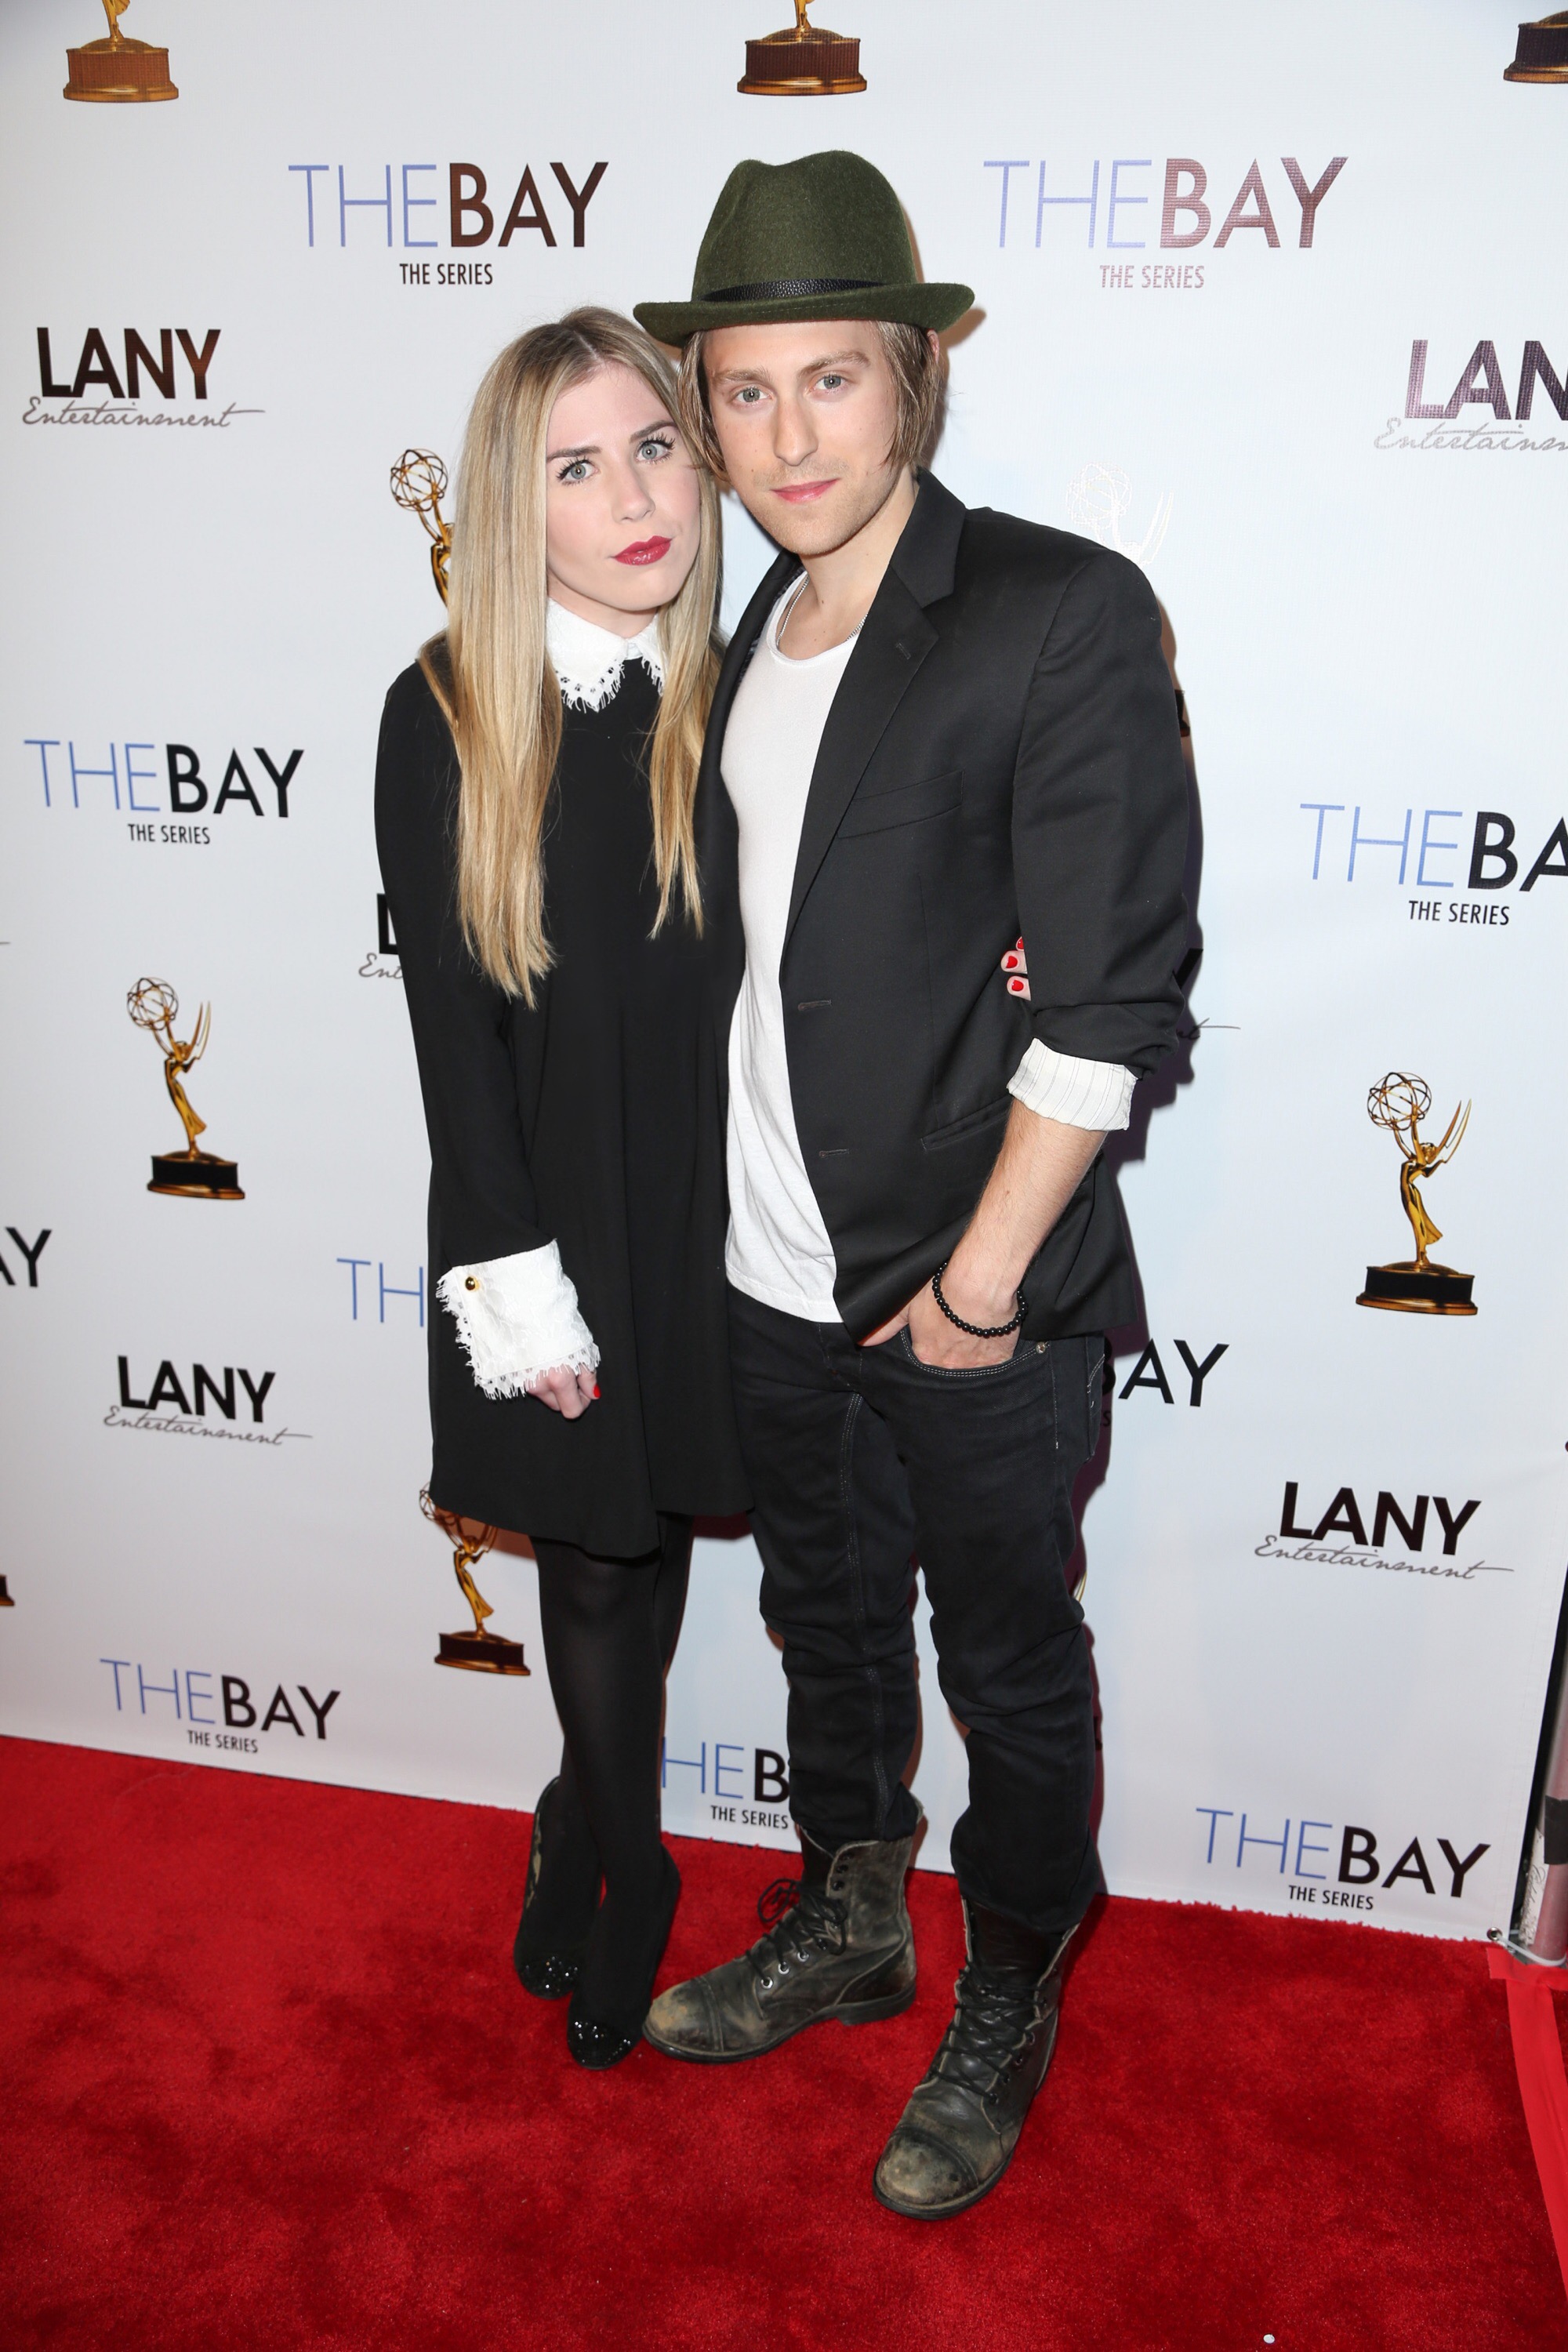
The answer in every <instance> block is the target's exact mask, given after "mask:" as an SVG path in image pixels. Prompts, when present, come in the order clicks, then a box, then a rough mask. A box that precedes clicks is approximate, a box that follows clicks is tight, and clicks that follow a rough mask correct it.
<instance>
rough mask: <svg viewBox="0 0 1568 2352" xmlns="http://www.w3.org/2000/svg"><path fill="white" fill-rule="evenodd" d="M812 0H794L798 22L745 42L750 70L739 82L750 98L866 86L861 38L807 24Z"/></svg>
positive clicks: (839, 94) (842, 92)
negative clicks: (849, 36) (808, 7)
mask: <svg viewBox="0 0 1568 2352" xmlns="http://www.w3.org/2000/svg"><path fill="white" fill-rule="evenodd" d="M808 5H809V0H795V23H794V24H793V25H791V26H788V27H787V28H786V29H785V30H784V32H782V33H769V34H768V35H767V37H765V39H763V40H761V41H748V42H747V43H746V70H745V73H744V74H743V75H742V79H740V80H739V81H738V82H737V83H736V84H735V87H736V89H741V90H744V91H745V92H746V93H747V95H748V96H749V97H752V98H843V97H845V96H846V95H847V93H848V92H849V91H851V90H857V89H865V87H866V79H865V76H864V75H863V74H862V73H861V71H860V44H859V42H858V40H847V39H846V38H845V37H844V35H843V34H842V33H830V32H828V31H827V30H826V27H824V26H814V25H808V24H807V22H806V18H805V12H806V8H807V6H808Z"/></svg>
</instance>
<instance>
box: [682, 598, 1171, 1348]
mask: <svg viewBox="0 0 1568 2352" xmlns="http://www.w3.org/2000/svg"><path fill="white" fill-rule="evenodd" d="M804 585H805V581H804V579H801V580H799V581H794V582H792V583H791V584H790V586H789V587H788V588H786V589H785V591H784V594H783V596H782V597H781V598H780V599H779V601H778V603H777V604H775V605H774V606H773V612H772V613H771V614H770V615H769V617H768V623H767V626H766V627H765V628H764V629H763V634H762V637H761V639H760V640H759V642H758V646H757V650H756V652H755V653H754V654H753V655H752V660H751V663H750V665H749V667H748V668H747V670H746V674H745V676H744V677H742V680H741V683H740V686H739V687H738V688H737V689H736V693H735V699H734V701H733V702H732V703H731V707H730V723H729V725H728V727H727V728H726V730H725V732H724V750H723V754H722V758H721V763H720V764H721V772H722V774H723V778H724V783H725V787H726V789H727V790H728V792H729V794H730V798H731V801H732V802H733V803H734V806H735V814H736V817H737V819H738V820H739V824H740V835H741V842H740V853H741V920H742V925H743V927H744V929H745V935H746V973H745V978H744V980H743V981H742V983H741V993H740V995H739V997H738V998H737V999H736V1003H735V1016H734V1019H733V1021H732V1022H731V1026H730V1129H729V1139H728V1147H727V1148H728V1157H729V1171H730V1239H729V1244H728V1247H727V1248H726V1250H725V1254H724V1265H725V1270H726V1272H727V1273H728V1275H729V1277H730V1280H731V1282H732V1283H733V1284H734V1286H735V1287H736V1289H737V1290H743V1291H744V1292H745V1293H746V1295H747V1296H748V1297H751V1298H760V1299H762V1300H763V1304H764V1305H766V1306H768V1307H779V1308H781V1309H782V1311H783V1312H784V1314H786V1315H800V1316H804V1317H805V1318H806V1319H807V1320H808V1321H810V1322H813V1323H837V1322H839V1321H841V1320H842V1318H841V1317H840V1315H839V1312H838V1308H837V1304H836V1302H835V1300H834V1297H833V1282H834V1276H836V1274H837V1270H838V1269H837V1261H836V1259H835V1257H834V1255H833V1244H832V1241H831V1239H830V1238H829V1236H828V1232H827V1228H826V1225H825V1224H824V1223H823V1222H822V1212H821V1210H820V1209H819V1208H818V1207H817V1205H816V1193H815V1192H813V1191H812V1189H811V1179H810V1178H809V1177H808V1176H807V1174H806V1172H805V1160H804V1158H803V1157H802V1155H801V1149H800V1138H799V1136H798V1135H797V1134H796V1132H795V1105H794V1103H793V1101H792V1100H791V1097H790V1087H789V1063H788V1060H787V1057H786V1055H785V1052H784V998H783V994H782V992H781V990H780V987H779V965H780V963H781V962H782V961H783V959H784V928H785V925H786V924H787V922H788V920H789V902H790V895H791V892H792V891H793V889H794V887H795V859H796V856H797V855H798V853H799V849H800V831H801V826H802V824H803V823H804V822H805V803H806V795H807V793H809V792H810V790H811V778H812V772H813V770H814V769H815V767H816V753H817V747H818V745H819V744H820V743H821V741H822V730H823V729H824V727H826V724H827V714H828V711H829V710H830V709H831V708H832V705H833V698H834V696H835V694H837V691H838V682H839V680H840V678H841V677H843V675H844V671H845V668H846V667H847V663H848V660H849V656H850V655H851V653H853V651H854V649H855V639H854V638H853V637H847V638H846V639H845V641H844V643H843V644H842V645H841V646H830V647H829V648H828V650H827V652H826V653H825V654H813V655H812V656H811V657H810V658H809V659H808V660H806V661H792V660H791V659H790V658H789V656H788V655H787V654H782V653H781V652H780V651H779V646H778V638H779V631H780V628H781V627H782V625H783V624H784V620H785V619H786V618H787V615H788V609H789V606H790V605H791V604H793V603H794V601H795V596H796V595H797V594H798V593H799V592H800V589H801V588H802V587H803V586H804ZM996 984H997V986H998V987H1000V986H1001V985H1002V976H1001V974H1000V972H998V974H997V983H996ZM1132 1087H1133V1074H1132V1072H1131V1070H1128V1069H1123V1068H1122V1066H1121V1064H1120V1063H1116V1062H1089V1061H1083V1060H1079V1059H1078V1058H1076V1057H1074V1056H1073V1055H1067V1054H1058V1052H1056V1050H1055V1049H1054V1048H1053V1047H1052V1046H1049V1045H1046V1044H1045V1043H1044V1042H1043V1040H1041V1039H1040V1038H1038V1037H1037V1038H1034V1039H1033V1040H1032V1041H1031V1042H1030V1044H1029V1045H1028V1046H1027V1047H1026V1049H1025V1053H1024V1056H1023V1059H1022V1060H1021V1061H1020V1063H1019V1065H1018V1066H1017V1068H1016V1071H1015V1072H1014V1074H1013V1076H1012V1077H1011V1078H1010V1079H1009V1081H1008V1092H1009V1093H1010V1094H1012V1095H1013V1096H1015V1097H1016V1099H1017V1100H1018V1101H1019V1102H1021V1103H1023V1104H1024V1105H1025V1107H1026V1108H1027V1109H1029V1110H1032V1111H1034V1112H1035V1113H1036V1114H1037V1116H1038V1117H1039V1118H1054V1119H1058V1120H1060V1121H1062V1122H1063V1123H1064V1124H1066V1125H1068V1126H1071V1127H1082V1128H1088V1129H1094V1130H1096V1131H1098V1132H1101V1133H1103V1132H1105V1131H1106V1130H1108V1129H1113V1128H1124V1127H1126V1125H1127V1124H1128V1119H1129V1116H1130V1108H1131V1100H1132Z"/></svg>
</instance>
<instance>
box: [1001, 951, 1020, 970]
mask: <svg viewBox="0 0 1568 2352" xmlns="http://www.w3.org/2000/svg"><path fill="white" fill-rule="evenodd" d="M1017 965H1018V959H1017V957H1016V955H1005V956H1004V957H1003V959H1002V969H1003V971H1016V970H1017Z"/></svg>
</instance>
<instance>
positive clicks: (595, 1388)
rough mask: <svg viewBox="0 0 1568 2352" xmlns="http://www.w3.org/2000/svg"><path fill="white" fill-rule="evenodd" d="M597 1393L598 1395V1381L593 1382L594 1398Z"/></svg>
mask: <svg viewBox="0 0 1568 2352" xmlns="http://www.w3.org/2000/svg"><path fill="white" fill-rule="evenodd" d="M598 1393H599V1383H598V1381H595V1382H594V1394H595V1396H597V1395H598Z"/></svg>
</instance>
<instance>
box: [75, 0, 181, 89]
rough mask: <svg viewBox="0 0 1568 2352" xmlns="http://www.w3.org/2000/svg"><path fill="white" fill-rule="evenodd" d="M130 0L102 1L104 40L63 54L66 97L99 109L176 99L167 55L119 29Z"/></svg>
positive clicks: (90, 42) (163, 51)
mask: <svg viewBox="0 0 1568 2352" xmlns="http://www.w3.org/2000/svg"><path fill="white" fill-rule="evenodd" d="M129 5H130V0H103V13H104V15H105V16H107V17H108V19H109V38H108V40H107V41H88V42H86V43H85V44H84V45H83V47H81V48H79V49H68V50H67V51H66V63H67V65H68V68H70V79H69V80H68V82H67V84H66V86H65V93H64V94H65V96H66V97H67V98H81V99H88V100H92V101H95V102H96V103H97V104H98V105H100V106H105V105H107V106H136V105H145V104H146V103H148V102H149V101H150V100H154V99H160V98H178V96H179V95H180V93H179V91H178V90H177V89H175V88H174V83H173V82H172V81H171V80H170V79H169V52H168V50H167V49H158V48H154V47H153V44H152V42H151V41H133V40H132V39H131V38H130V37H128V36H127V35H126V34H124V33H122V32H121V29H120V19H121V16H124V14H125V11H126V9H127V7H128V6H129Z"/></svg>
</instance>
